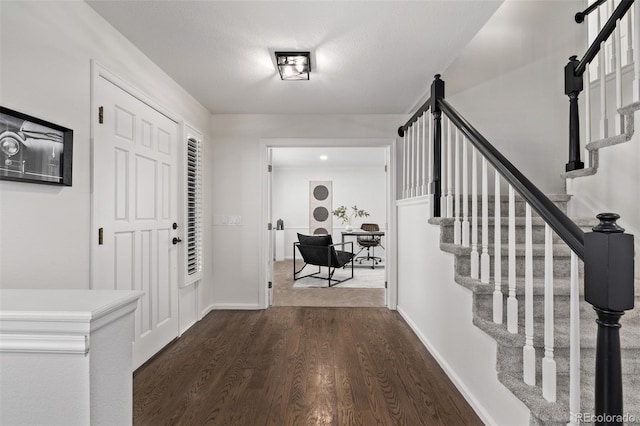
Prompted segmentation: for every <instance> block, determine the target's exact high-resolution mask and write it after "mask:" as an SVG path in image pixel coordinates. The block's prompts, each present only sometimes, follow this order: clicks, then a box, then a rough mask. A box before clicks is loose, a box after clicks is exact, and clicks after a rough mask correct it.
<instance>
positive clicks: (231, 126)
mask: <svg viewBox="0 0 640 426" xmlns="http://www.w3.org/2000/svg"><path fill="white" fill-rule="evenodd" d="M406 118H407V117H406V116H404V115H402V116H401V115H214V116H213V117H212V127H211V131H212V134H213V150H214V152H213V159H214V167H213V197H214V199H215V200H216V203H215V208H214V209H213V210H212V211H208V212H205V214H207V215H209V216H210V217H211V216H213V215H239V216H242V225H241V226H214V228H213V239H214V244H213V253H212V255H211V257H210V259H212V261H213V271H214V288H213V298H214V300H215V303H216V305H215V306H217V307H219V308H225V307H245V308H254V309H255V308H257V307H258V306H259V293H258V292H259V289H260V284H259V283H258V276H259V273H260V270H261V268H263V266H264V265H260V261H259V257H260V235H261V234H260V232H261V231H263V229H266V223H264V224H261V223H260V221H261V214H262V212H261V202H262V200H261V197H262V193H261V191H262V178H263V173H261V170H260V155H261V152H260V140H261V139H269V138H291V139H292V140H293V139H296V138H322V139H349V138H353V139H359V140H362V139H363V138H365V139H366V138H388V139H389V140H390V141H391V140H393V139H394V138H395V137H396V136H397V134H396V130H397V128H398V126H399V125H400V124H402V123H404V121H406ZM285 225H286V223H285Z"/></svg>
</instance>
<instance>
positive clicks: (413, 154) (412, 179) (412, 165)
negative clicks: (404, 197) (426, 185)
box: [409, 124, 417, 197]
mask: <svg viewBox="0 0 640 426" xmlns="http://www.w3.org/2000/svg"><path fill="white" fill-rule="evenodd" d="M416 127H417V126H414V125H413V124H412V125H411V148H410V151H409V152H410V157H409V164H410V166H409V176H410V178H409V197H415V195H416V192H415V188H416V167H415V158H416V151H415V145H416Z"/></svg>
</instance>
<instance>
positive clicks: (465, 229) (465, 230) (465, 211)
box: [462, 136, 469, 247]
mask: <svg viewBox="0 0 640 426" xmlns="http://www.w3.org/2000/svg"><path fill="white" fill-rule="evenodd" d="M467 145H468V143H467V139H466V138H465V137H464V136H463V137H462V246H463V247H469V169H468V167H469V164H468V162H469V156H468V153H467Z"/></svg>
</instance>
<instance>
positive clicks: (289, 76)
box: [275, 52, 311, 80]
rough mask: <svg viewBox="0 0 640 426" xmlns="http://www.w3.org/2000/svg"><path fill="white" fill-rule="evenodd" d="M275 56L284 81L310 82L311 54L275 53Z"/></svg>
mask: <svg viewBox="0 0 640 426" xmlns="http://www.w3.org/2000/svg"><path fill="white" fill-rule="evenodd" d="M275 55H276V64H277V66H278V72H279V73H280V78H281V79H282V80H309V72H310V71H311V56H310V53H309V52H275Z"/></svg>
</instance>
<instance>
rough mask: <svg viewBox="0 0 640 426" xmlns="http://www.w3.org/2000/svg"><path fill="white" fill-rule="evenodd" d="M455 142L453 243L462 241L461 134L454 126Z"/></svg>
mask: <svg viewBox="0 0 640 426" xmlns="http://www.w3.org/2000/svg"><path fill="white" fill-rule="evenodd" d="M453 136H454V140H455V144H456V151H455V152H456V156H455V161H454V163H453V171H454V178H455V189H454V194H453V206H454V214H453V216H454V219H453V243H454V244H461V243H462V226H461V225H462V224H461V223H460V139H461V137H462V135H461V134H460V133H459V132H458V130H457V129H456V128H454V132H453Z"/></svg>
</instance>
